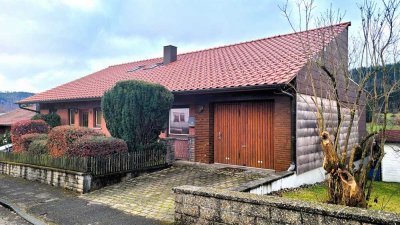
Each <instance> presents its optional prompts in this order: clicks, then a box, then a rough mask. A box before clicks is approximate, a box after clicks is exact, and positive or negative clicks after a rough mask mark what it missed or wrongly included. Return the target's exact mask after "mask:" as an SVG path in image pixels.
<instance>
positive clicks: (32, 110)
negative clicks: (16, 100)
mask: <svg viewBox="0 0 400 225" xmlns="http://www.w3.org/2000/svg"><path fill="white" fill-rule="evenodd" d="M18 106H19V108H20V109H23V110H27V111H31V112H35V113H40V111H38V110H34V109H30V108H26V107H23V106H22V104H18ZM36 108H37V107H36Z"/></svg>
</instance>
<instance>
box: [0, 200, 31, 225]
mask: <svg viewBox="0 0 400 225" xmlns="http://www.w3.org/2000/svg"><path fill="white" fill-rule="evenodd" d="M0 224H1V225H31V224H30V223H28V222H27V221H25V220H24V219H23V218H21V217H19V216H18V215H17V214H16V213H15V212H13V211H11V210H9V209H6V208H4V207H3V206H1V205H0Z"/></svg>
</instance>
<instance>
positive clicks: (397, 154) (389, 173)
mask: <svg viewBox="0 0 400 225" xmlns="http://www.w3.org/2000/svg"><path fill="white" fill-rule="evenodd" d="M382 181H386V182H399V183H400V144H390V143H387V144H386V145H385V156H384V157H383V160H382Z"/></svg>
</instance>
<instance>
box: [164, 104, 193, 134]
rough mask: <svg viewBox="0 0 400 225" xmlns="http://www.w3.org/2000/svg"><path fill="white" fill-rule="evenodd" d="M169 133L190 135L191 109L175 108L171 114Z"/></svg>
mask: <svg viewBox="0 0 400 225" xmlns="http://www.w3.org/2000/svg"><path fill="white" fill-rule="evenodd" d="M169 133H170V134H177V135H187V134H189V108H174V109H171V111H170V114H169Z"/></svg>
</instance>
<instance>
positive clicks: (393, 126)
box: [367, 113, 400, 132]
mask: <svg viewBox="0 0 400 225" xmlns="http://www.w3.org/2000/svg"><path fill="white" fill-rule="evenodd" d="M380 117H381V120H383V115H381V116H380ZM398 118H400V113H397V114H395V115H393V113H388V114H387V119H388V123H387V125H386V129H387V130H400V125H399V124H398V123H397V122H396V121H395V120H398ZM382 127H383V126H382V125H379V124H375V126H374V127H372V125H371V123H367V131H368V132H371V131H378V130H380V129H382ZM371 128H373V129H371Z"/></svg>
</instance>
